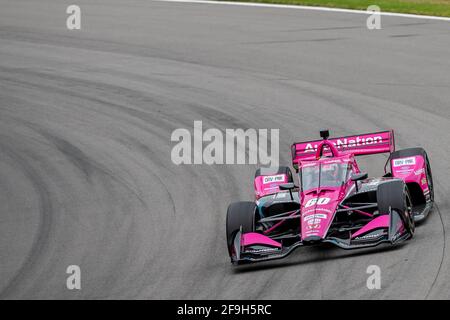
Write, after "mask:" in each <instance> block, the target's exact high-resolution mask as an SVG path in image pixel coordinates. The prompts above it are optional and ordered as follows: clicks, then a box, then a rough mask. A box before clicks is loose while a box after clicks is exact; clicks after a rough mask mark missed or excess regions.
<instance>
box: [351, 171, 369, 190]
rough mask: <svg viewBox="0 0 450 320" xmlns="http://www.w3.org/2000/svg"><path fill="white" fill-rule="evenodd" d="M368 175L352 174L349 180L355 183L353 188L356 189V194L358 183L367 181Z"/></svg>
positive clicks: (361, 173) (362, 173) (364, 173)
mask: <svg viewBox="0 0 450 320" xmlns="http://www.w3.org/2000/svg"><path fill="white" fill-rule="evenodd" d="M368 176H369V175H368V174H367V172H360V173H354V174H352V176H351V177H350V179H351V180H352V181H354V182H355V188H356V192H358V181H359V180H364V179H367V177H368Z"/></svg>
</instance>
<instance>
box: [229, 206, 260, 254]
mask: <svg viewBox="0 0 450 320" xmlns="http://www.w3.org/2000/svg"><path fill="white" fill-rule="evenodd" d="M255 209H256V205H255V203H254V202H250V201H241V202H235V203H232V204H230V206H229V207H228V210H227V222H226V224H227V244H228V252H229V254H230V256H231V254H232V252H231V247H232V245H233V240H234V237H235V235H236V233H237V232H238V231H239V230H240V229H241V227H242V232H243V233H246V232H253V231H254V230H255Z"/></svg>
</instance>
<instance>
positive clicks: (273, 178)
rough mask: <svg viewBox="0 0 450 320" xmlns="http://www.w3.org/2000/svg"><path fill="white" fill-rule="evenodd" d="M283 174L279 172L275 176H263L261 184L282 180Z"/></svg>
mask: <svg viewBox="0 0 450 320" xmlns="http://www.w3.org/2000/svg"><path fill="white" fill-rule="evenodd" d="M283 181H284V174H279V175H276V176H265V177H264V178H263V184H268V183H273V182H283Z"/></svg>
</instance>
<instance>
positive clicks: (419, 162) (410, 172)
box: [391, 156, 429, 194]
mask: <svg viewBox="0 0 450 320" xmlns="http://www.w3.org/2000/svg"><path fill="white" fill-rule="evenodd" d="M391 168H392V175H393V176H394V177H396V178H400V179H402V180H403V181H405V183H417V184H418V185H419V186H420V188H421V189H422V191H423V193H424V194H425V193H427V192H429V190H428V181H427V176H426V171H425V159H424V158H423V157H422V156H411V157H404V158H397V159H392V160H391Z"/></svg>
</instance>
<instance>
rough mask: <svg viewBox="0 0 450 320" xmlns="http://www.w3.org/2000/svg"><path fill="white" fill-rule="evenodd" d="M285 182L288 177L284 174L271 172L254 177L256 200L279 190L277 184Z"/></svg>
mask: <svg viewBox="0 0 450 320" xmlns="http://www.w3.org/2000/svg"><path fill="white" fill-rule="evenodd" d="M287 182H288V177H287V175H285V174H273V175H267V176H259V177H256V178H255V182H254V186H255V197H256V200H258V199H259V198H261V197H264V196H266V195H269V194H274V193H277V192H279V191H280V188H279V185H280V184H283V183H287Z"/></svg>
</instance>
